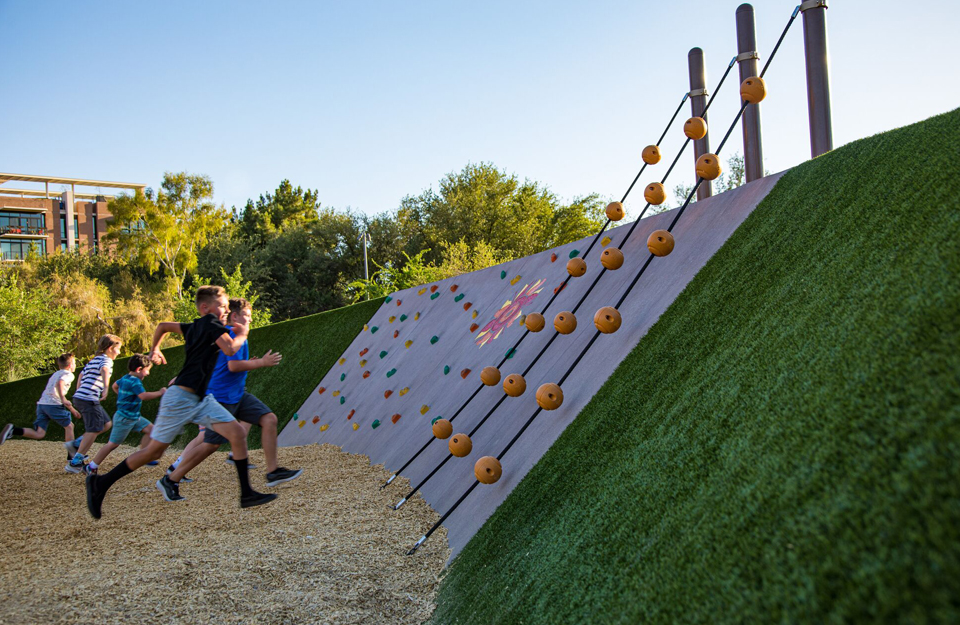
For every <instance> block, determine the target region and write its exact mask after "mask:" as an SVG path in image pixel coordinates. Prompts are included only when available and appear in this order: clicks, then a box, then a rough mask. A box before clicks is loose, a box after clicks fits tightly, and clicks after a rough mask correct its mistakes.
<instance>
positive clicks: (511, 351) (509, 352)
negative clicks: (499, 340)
mask: <svg viewBox="0 0 960 625" xmlns="http://www.w3.org/2000/svg"><path fill="white" fill-rule="evenodd" d="M516 353H517V350H515V349H513V348H512V347H511V348H510V349H508V350H507V360H509V359H511V358H513V357H514V356H515V355H516Z"/></svg>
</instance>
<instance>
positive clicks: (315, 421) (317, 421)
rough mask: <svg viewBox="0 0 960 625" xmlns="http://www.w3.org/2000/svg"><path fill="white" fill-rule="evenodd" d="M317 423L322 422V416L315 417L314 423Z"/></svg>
mask: <svg viewBox="0 0 960 625" xmlns="http://www.w3.org/2000/svg"><path fill="white" fill-rule="evenodd" d="M317 423H320V417H319V416H316V417H314V418H313V424H314V425H316V424H317Z"/></svg>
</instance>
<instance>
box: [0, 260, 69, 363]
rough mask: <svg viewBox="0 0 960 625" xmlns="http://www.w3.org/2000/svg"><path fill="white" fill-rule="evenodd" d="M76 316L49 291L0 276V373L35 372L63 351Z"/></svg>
mask: <svg viewBox="0 0 960 625" xmlns="http://www.w3.org/2000/svg"><path fill="white" fill-rule="evenodd" d="M74 323H76V316H75V315H74V314H73V313H72V312H71V311H70V310H68V309H65V308H62V307H60V306H57V305H56V303H55V302H54V301H53V297H52V294H51V292H50V291H48V290H46V289H30V288H23V287H21V286H20V285H19V284H18V282H17V278H16V276H13V275H10V276H3V277H0V328H3V331H2V332H0V376H3V379H4V380H15V379H17V378H21V377H24V376H30V375H36V374H37V373H39V372H40V371H43V370H44V369H45V368H47V367H49V366H50V365H51V364H52V362H53V360H54V359H55V358H56V357H57V356H59V355H60V354H61V353H63V349H62V348H63V344H64V343H65V342H66V340H67V339H68V338H69V337H70V333H71V332H72V330H73V324H74Z"/></svg>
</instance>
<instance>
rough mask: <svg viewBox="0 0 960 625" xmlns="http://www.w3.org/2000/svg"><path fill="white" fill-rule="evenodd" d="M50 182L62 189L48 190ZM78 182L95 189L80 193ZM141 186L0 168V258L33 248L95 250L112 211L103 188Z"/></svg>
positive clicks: (23, 253) (15, 257) (41, 250)
mask: <svg viewBox="0 0 960 625" xmlns="http://www.w3.org/2000/svg"><path fill="white" fill-rule="evenodd" d="M9 182H27V183H32V184H42V185H43V189H39V188H33V189H20V188H13V186H12V185H8V184H7V183H9ZM51 184H52V185H59V186H60V187H61V189H63V190H61V191H60V192H59V193H58V192H56V191H54V192H53V193H51V192H50V185H51ZM78 186H79V187H95V188H96V189H97V191H96V193H83V192H79V193H78V192H77V190H76V188H77V187H78ZM67 187H69V189H67ZM145 187H146V185H144V184H138V183H132V182H106V181H103V180H85V179H82V178H59V177H52V176H33V175H24V174H5V173H0V258H2V260H4V261H11V260H12V261H16V260H23V258H24V257H25V256H26V255H27V253H28V252H29V251H30V249H31V248H33V249H35V250H36V251H37V252H39V253H40V254H44V255H45V254H50V253H52V252H53V251H54V250H58V249H59V250H64V251H66V250H78V251H95V250H96V249H98V248H99V246H100V239H101V238H102V237H103V235H104V234H106V232H107V220H108V219H110V217H111V215H110V212H109V211H108V210H107V202H108V201H109V200H111V199H113V197H114V196H113V195H102V194H101V190H102V189H104V188H107V189H121V190H128V191H134V190H136V189H141V190H142V189H144V188H145Z"/></svg>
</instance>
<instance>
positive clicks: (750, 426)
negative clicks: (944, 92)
mask: <svg viewBox="0 0 960 625" xmlns="http://www.w3.org/2000/svg"><path fill="white" fill-rule="evenodd" d="M958 145H960V112H958V111H953V112H950V113H947V114H944V115H940V116H938V117H934V118H932V119H929V120H927V121H925V122H922V123H919V124H916V125H913V126H909V127H906V128H902V129H899V130H895V131H892V132H887V133H884V134H882V135H878V136H875V137H871V138H868V139H864V140H861V141H857V142H855V143H852V144H850V145H847V146H845V147H843V148H840V149H838V150H836V151H834V152H832V153H829V154H826V155H824V156H822V157H820V158H817V159H815V160H813V161H810V162H807V163H804V164H802V165H800V166H798V167H796V168H794V169H793V170H792V171H790V172H788V173H787V174H786V175H785V176H784V177H783V178H782V180H780V182H779V183H778V184H777V186H776V188H775V189H774V190H773V191H772V192H771V193H770V195H769V196H768V197H767V198H766V199H765V200H764V201H763V202H762V203H761V204H760V205H759V206H758V207H757V209H756V210H755V211H754V212H753V214H752V215H751V216H750V217H749V218H748V219H747V220H746V221H745V223H744V224H743V225H742V226H741V227H740V228H739V229H738V230H737V231H736V232H735V233H734V235H733V237H732V238H731V239H730V240H729V241H728V242H727V243H726V244H725V245H724V246H723V247H722V248H721V249H720V251H719V252H718V253H717V254H716V255H715V256H714V258H712V259H711V260H710V261H709V263H708V264H707V265H706V266H705V267H704V268H703V270H702V271H701V272H700V273H699V274H698V275H697V277H696V278H695V279H694V280H693V281H692V282H691V283H690V284H689V285H688V287H687V288H686V289H685V290H684V292H683V293H682V294H681V295H680V297H679V298H678V299H677V300H676V302H675V303H674V304H673V305H672V306H671V307H670V308H669V309H668V310H667V311H666V313H665V314H664V315H663V316H662V317H661V318H660V320H659V321H658V322H657V323H656V325H655V326H654V327H653V328H651V330H650V332H649V334H648V335H647V336H646V337H644V338H643V340H642V341H641V342H640V344H639V345H638V347H637V348H636V349H635V350H634V351H633V352H632V353H631V354H630V356H629V357H628V358H627V359H625V360H624V361H623V363H622V364H621V365H620V367H619V368H618V369H617V370H616V372H615V373H614V374H613V376H612V377H611V378H610V379H609V380H608V381H607V383H606V384H605V385H604V386H603V388H601V390H600V391H599V392H598V393H597V395H596V396H595V397H594V398H593V400H592V401H591V402H590V403H589V404H588V405H587V406H586V407H585V408H584V410H583V412H582V413H581V414H580V415H579V416H578V417H577V419H576V420H575V421H574V422H573V423H572V424H571V425H570V426H569V427H568V428H567V429H566V431H565V432H564V433H563V435H562V436H561V437H560V438H559V439H558V440H557V441H556V443H555V444H554V445H553V447H552V448H551V449H550V450H549V451H548V453H547V454H546V455H544V456H543V458H542V459H541V460H540V461H539V462H538V463H537V465H536V466H535V467H534V468H533V470H532V471H530V473H529V474H528V475H527V476H526V477H525V479H524V480H523V481H522V483H521V484H520V485H519V486H518V487H517V488H516V489H515V490H514V492H513V493H512V494H511V495H510V497H509V498H508V499H507V500H506V501H505V502H504V503H503V504H502V505H501V506H500V507H499V509H498V510H497V511H496V512H495V514H494V515H493V516H492V517H491V518H490V519H489V520H488V521H487V523H486V524H485V525H484V526H483V528H482V529H481V530H480V531H479V532H478V533H477V534H476V536H475V537H474V538H473V540H472V541H471V542H470V543H469V544H468V545H467V547H466V548H465V549H464V551H463V552H462V553H461V554H460V555H459V556H458V558H457V559H456V560H455V561H454V562H453V563H452V565H451V566H450V568H449V570H448V573H447V575H446V577H445V580H444V582H443V584H442V587H441V590H440V594H439V596H438V608H437V610H436V612H435V615H434V617H433V621H432V622H434V623H438V624H439V623H443V624H449V623H528V624H531V623H550V624H557V623H640V622H659V623H672V622H710V623H718V622H728V623H729V622H748V623H749V622H773V621H779V622H824V621H831V622H841V621H843V622H848V621H870V622H873V621H909V622H918V623H919V622H929V621H934V622H957V621H960V200H958V198H960V160H958V159H957V147H956V146H958ZM677 245H678V246H680V245H683V241H682V240H678V241H677ZM639 287H640V288H639V292H638V293H636V294H635V295H634V297H642V296H643V288H642V287H643V283H642V282H640V284H639ZM628 324H629V320H626V319H625V320H624V326H627V325H628ZM585 375H587V374H585ZM576 380H577V374H576V373H574V375H573V376H572V377H571V378H570V380H569V381H568V382H567V384H568V385H570V384H576ZM542 418H549V415H546V414H544V415H543V417H542ZM515 462H516V459H515V458H511V456H510V454H507V455H506V456H505V457H504V459H503V464H504V470H505V471H509V470H510V466H511V464H514V463H515ZM463 486H464V487H466V486H467V485H466V484H464V485H463ZM441 512H442V511H441Z"/></svg>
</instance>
